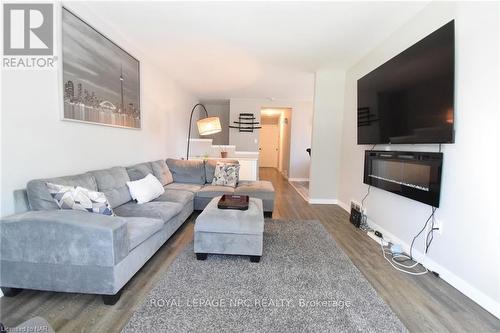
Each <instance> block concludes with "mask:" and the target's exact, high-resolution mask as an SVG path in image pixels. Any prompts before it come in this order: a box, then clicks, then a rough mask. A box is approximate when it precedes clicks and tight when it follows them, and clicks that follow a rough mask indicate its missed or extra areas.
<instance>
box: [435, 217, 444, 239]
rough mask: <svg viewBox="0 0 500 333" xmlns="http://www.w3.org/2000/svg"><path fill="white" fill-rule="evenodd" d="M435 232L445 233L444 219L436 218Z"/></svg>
mask: <svg viewBox="0 0 500 333" xmlns="http://www.w3.org/2000/svg"><path fill="white" fill-rule="evenodd" d="M434 229H436V230H434V232H435V233H437V234H438V235H442V234H443V220H438V219H436V218H435V219H434Z"/></svg>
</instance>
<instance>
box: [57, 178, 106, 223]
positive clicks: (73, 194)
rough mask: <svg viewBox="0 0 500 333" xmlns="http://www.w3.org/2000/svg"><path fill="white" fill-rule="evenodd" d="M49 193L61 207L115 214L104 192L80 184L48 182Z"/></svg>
mask: <svg viewBox="0 0 500 333" xmlns="http://www.w3.org/2000/svg"><path fill="white" fill-rule="evenodd" d="M47 188H48V189H49V193H50V195H51V196H52V198H53V199H54V201H55V202H56V204H57V205H58V206H59V208H61V209H74V210H83V211H86V212H90V213H97V214H102V215H115V214H114V213H113V210H112V209H111V206H110V205H109V202H108V200H107V199H106V196H105V195H104V193H101V192H95V191H91V190H88V189H86V188H83V187H80V186H64V185H57V184H52V183H47Z"/></svg>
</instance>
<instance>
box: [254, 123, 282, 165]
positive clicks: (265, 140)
mask: <svg viewBox="0 0 500 333" xmlns="http://www.w3.org/2000/svg"><path fill="white" fill-rule="evenodd" d="M279 140H280V129H279V126H278V125H264V124H263V125H262V128H261V129H260V143H259V144H260V147H259V152H260V154H259V163H260V165H259V166H261V167H267V168H277V167H278V157H279Z"/></svg>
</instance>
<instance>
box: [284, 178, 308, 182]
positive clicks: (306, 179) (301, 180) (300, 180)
mask: <svg viewBox="0 0 500 333" xmlns="http://www.w3.org/2000/svg"><path fill="white" fill-rule="evenodd" d="M288 181H289V182H308V181H309V178H288Z"/></svg>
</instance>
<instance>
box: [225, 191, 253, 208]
mask: <svg viewBox="0 0 500 333" xmlns="http://www.w3.org/2000/svg"><path fill="white" fill-rule="evenodd" d="M248 201H249V197H248V195H233V194H224V195H223V196H222V198H220V200H219V202H218V203H217V208H219V209H237V210H247V209H248Z"/></svg>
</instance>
